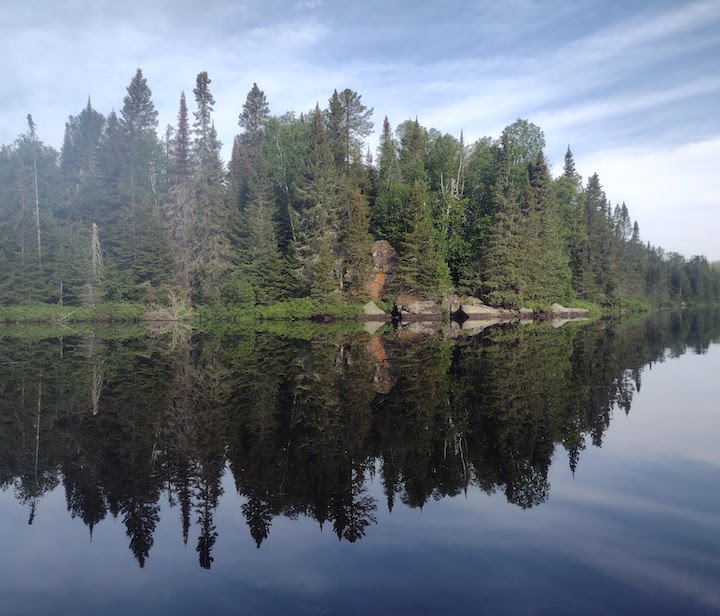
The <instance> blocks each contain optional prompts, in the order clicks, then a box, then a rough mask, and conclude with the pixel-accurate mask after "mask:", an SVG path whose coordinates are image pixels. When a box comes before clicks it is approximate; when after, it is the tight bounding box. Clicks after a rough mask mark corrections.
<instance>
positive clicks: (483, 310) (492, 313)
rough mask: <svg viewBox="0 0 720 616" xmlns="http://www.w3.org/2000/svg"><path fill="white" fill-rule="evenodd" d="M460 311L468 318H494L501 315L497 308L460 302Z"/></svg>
mask: <svg viewBox="0 0 720 616" xmlns="http://www.w3.org/2000/svg"><path fill="white" fill-rule="evenodd" d="M460 312H462V314H464V315H465V316H466V317H467V318H468V319H496V318H498V317H500V316H502V312H501V311H500V310H498V309H497V308H493V307H491V306H486V305H485V304H483V303H480V304H467V303H465V304H462V305H461V306H460Z"/></svg>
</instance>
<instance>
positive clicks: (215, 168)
mask: <svg viewBox="0 0 720 616" xmlns="http://www.w3.org/2000/svg"><path fill="white" fill-rule="evenodd" d="M210 83H211V80H210V78H209V77H208V74H207V72H204V71H203V72H201V73H198V76H197V79H196V81H195V88H194V89H193V94H194V95H195V103H196V111H194V112H193V115H194V117H195V121H194V123H193V144H192V147H193V160H194V169H195V174H194V182H193V184H194V203H195V208H196V210H195V216H194V229H193V233H192V246H193V248H194V249H195V251H194V254H193V260H192V264H191V271H192V276H191V280H192V287H193V292H194V297H195V299H196V301H199V302H203V303H215V302H218V301H220V298H221V296H222V290H223V287H224V285H225V284H226V283H227V282H228V281H229V276H230V274H231V271H232V249H231V246H230V241H229V237H228V227H229V223H230V216H229V213H228V208H227V203H226V200H225V170H224V167H223V163H222V160H221V159H220V148H221V147H222V144H221V143H220V141H219V140H218V138H217V131H216V130H215V125H214V123H213V121H212V111H213V107H214V105H215V99H214V98H213V96H212V94H211V92H210Z"/></svg>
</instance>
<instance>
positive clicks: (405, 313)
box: [395, 295, 442, 322]
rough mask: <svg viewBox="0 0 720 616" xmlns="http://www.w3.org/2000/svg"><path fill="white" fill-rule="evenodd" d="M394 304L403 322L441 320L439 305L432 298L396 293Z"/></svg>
mask: <svg viewBox="0 0 720 616" xmlns="http://www.w3.org/2000/svg"><path fill="white" fill-rule="evenodd" d="M395 305H396V306H397V310H398V312H399V313H400V317H401V318H402V320H403V321H405V322H412V321H417V320H428V321H441V320H442V313H441V312H440V307H439V306H438V305H437V304H436V303H435V302H434V301H432V300H427V299H424V298H422V297H419V296H417V295H398V296H397V298H396V300H395Z"/></svg>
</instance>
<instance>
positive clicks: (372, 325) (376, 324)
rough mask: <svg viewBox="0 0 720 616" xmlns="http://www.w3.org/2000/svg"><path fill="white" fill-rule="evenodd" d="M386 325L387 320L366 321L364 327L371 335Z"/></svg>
mask: <svg viewBox="0 0 720 616" xmlns="http://www.w3.org/2000/svg"><path fill="white" fill-rule="evenodd" d="M384 326H385V321H365V323H363V329H364V330H365V331H366V332H367V333H368V334H370V335H371V336H372V335H373V334H374V333H376V332H377V330H379V329H382V328H383V327H384Z"/></svg>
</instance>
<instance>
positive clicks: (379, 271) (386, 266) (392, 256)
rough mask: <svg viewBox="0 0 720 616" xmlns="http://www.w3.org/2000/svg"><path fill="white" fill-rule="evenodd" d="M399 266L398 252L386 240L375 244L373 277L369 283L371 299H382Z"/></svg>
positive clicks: (368, 288)
mask: <svg viewBox="0 0 720 616" xmlns="http://www.w3.org/2000/svg"><path fill="white" fill-rule="evenodd" d="M396 268H397V253H396V252H395V249H394V248H393V247H392V246H391V245H390V243H389V242H386V241H385V240H378V241H377V242H375V243H374V244H373V277H372V279H371V280H369V281H368V283H367V285H366V286H367V290H368V292H369V293H370V298H371V299H382V297H383V296H384V295H385V292H386V291H387V285H388V283H389V282H390V280H391V279H392V277H393V275H394V274H395V269H396Z"/></svg>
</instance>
